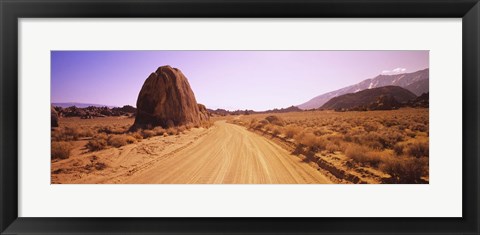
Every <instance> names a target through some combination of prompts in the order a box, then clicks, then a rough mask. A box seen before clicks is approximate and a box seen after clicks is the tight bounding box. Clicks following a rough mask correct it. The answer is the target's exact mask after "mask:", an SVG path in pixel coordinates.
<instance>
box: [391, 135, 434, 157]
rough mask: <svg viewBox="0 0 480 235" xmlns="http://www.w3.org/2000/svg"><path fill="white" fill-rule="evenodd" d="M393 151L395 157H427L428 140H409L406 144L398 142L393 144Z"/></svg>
mask: <svg viewBox="0 0 480 235" xmlns="http://www.w3.org/2000/svg"><path fill="white" fill-rule="evenodd" d="M393 150H394V151H395V153H396V154H397V155H408V156H411V157H416V158H420V157H428V156H429V145H428V139H420V138H418V139H410V140H409V141H406V142H399V143H397V144H395V146H394V147H393Z"/></svg>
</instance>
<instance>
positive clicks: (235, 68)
mask: <svg viewBox="0 0 480 235" xmlns="http://www.w3.org/2000/svg"><path fill="white" fill-rule="evenodd" d="M51 62H52V63H51V76H52V77H51V79H52V84H51V88H52V91H51V92H52V93H51V98H52V102H54V103H58V102H80V103H93V104H105V105H113V106H123V105H126V104H129V105H132V106H135V104H136V100H137V96H138V93H139V91H140V89H141V87H142V85H143V82H144V81H145V79H147V77H148V76H149V75H150V73H152V72H154V71H155V70H156V69H157V67H159V66H162V65H171V66H172V67H176V68H178V69H180V70H181V71H182V72H183V74H185V76H186V77H187V78H188V80H189V82H190V85H191V86H192V89H193V91H194V93H195V97H196V99H197V102H199V103H202V104H205V105H206V106H207V107H208V108H213V109H216V108H225V109H229V110H235V109H253V110H266V109H272V108H283V107H288V106H291V105H298V104H301V103H304V102H306V101H308V100H310V99H311V98H313V97H315V96H317V95H320V94H323V93H325V92H329V91H332V90H336V89H339V88H342V87H345V86H348V85H352V84H355V83H358V82H360V81H362V80H365V79H367V78H373V77H375V76H377V75H379V74H381V73H384V74H394V73H407V72H415V71H417V70H420V69H424V68H428V67H429V57H428V51H52V52H51Z"/></svg>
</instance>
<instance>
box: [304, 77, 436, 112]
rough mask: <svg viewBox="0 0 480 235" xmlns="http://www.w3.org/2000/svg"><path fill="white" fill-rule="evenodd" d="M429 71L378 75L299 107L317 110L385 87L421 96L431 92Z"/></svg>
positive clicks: (318, 97) (323, 95)
mask: <svg viewBox="0 0 480 235" xmlns="http://www.w3.org/2000/svg"><path fill="white" fill-rule="evenodd" d="M428 84H429V69H428V68H427V69H423V70H419V71H416V72H413V73H403V74H396V75H378V76H376V77H375V78H370V79H366V80H363V81H362V82H360V83H357V84H355V85H351V86H347V87H344V88H342V89H338V90H335V91H332V92H328V93H325V94H322V95H319V96H317V97H314V98H313V99H311V100H309V101H307V102H305V103H303V104H300V105H297V107H299V108H301V109H316V108H319V107H321V106H322V105H323V104H325V103H326V102H327V101H329V100H330V99H332V98H334V97H337V96H341V95H344V94H348V93H355V92H359V91H363V90H366V89H372V88H377V87H383V86H400V87H403V88H405V89H408V90H410V91H411V92H413V93H414V94H415V95H417V96H419V95H421V94H423V93H428V92H429V85H428Z"/></svg>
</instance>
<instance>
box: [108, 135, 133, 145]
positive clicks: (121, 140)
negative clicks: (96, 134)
mask: <svg viewBox="0 0 480 235" xmlns="http://www.w3.org/2000/svg"><path fill="white" fill-rule="evenodd" d="M135 141H136V140H135V138H133V137H132V136H128V135H112V136H110V137H109V138H108V141H107V143H108V145H111V146H113V147H115V148H118V147H122V146H124V145H127V144H133V143H135Z"/></svg>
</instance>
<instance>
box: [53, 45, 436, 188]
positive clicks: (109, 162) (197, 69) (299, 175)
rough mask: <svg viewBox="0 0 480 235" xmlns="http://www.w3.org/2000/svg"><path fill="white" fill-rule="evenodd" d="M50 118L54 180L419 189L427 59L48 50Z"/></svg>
mask: <svg viewBox="0 0 480 235" xmlns="http://www.w3.org/2000/svg"><path fill="white" fill-rule="evenodd" d="M45 108H46V107H45ZM50 110H51V183H52V184H428V183H429V51H419V50H414V51H407V50H405V51H404V50H401V51H153V50H152V51H51V105H50Z"/></svg>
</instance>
